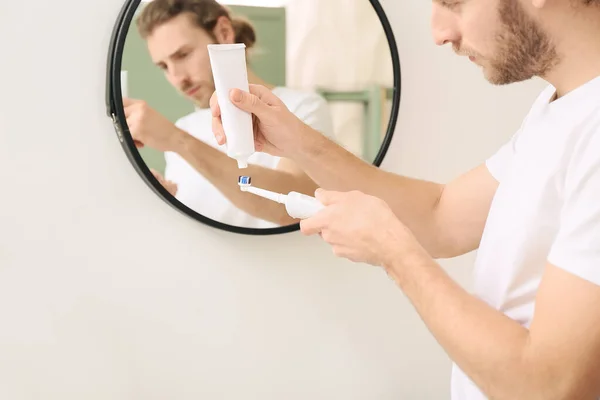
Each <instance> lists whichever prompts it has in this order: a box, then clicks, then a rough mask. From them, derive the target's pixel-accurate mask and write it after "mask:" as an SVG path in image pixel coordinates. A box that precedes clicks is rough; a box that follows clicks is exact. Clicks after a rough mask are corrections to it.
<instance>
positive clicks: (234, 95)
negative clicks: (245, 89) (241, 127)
mask: <svg viewBox="0 0 600 400" xmlns="http://www.w3.org/2000/svg"><path fill="white" fill-rule="evenodd" d="M230 94H231V100H233V101H236V102H239V101H241V100H242V92H241V91H240V90H238V89H231V93H230Z"/></svg>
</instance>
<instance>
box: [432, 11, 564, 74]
mask: <svg viewBox="0 0 600 400" xmlns="http://www.w3.org/2000/svg"><path fill="white" fill-rule="evenodd" d="M521 1H524V0H434V4H433V13H432V30H433V35H434V39H435V41H436V43H437V44H438V45H443V44H446V43H451V44H452V47H453V48H454V51H455V52H456V53H457V54H459V55H465V56H469V57H470V59H471V61H473V62H475V63H476V64H478V65H480V66H481V67H482V69H483V73H484V75H485V77H486V79H487V80H488V81H489V82H491V83H492V84H496V85H506V84H509V83H514V82H520V81H524V80H528V79H530V78H533V77H534V76H544V75H546V74H547V73H548V72H549V70H550V69H551V68H552V67H554V66H555V64H556V62H557V61H558V56H557V54H556V49H555V47H554V45H553V44H552V42H551V41H550V39H549V37H548V35H547V34H546V32H545V31H544V30H543V29H542V27H541V26H540V24H539V23H538V22H537V21H536V20H534V19H533V17H531V16H530V15H529V14H528V12H527V10H526V9H525V8H524V6H523V5H522V4H521Z"/></svg>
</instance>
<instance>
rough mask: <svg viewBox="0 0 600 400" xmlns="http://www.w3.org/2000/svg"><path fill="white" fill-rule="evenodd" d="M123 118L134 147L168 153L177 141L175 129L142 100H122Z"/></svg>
mask: <svg viewBox="0 0 600 400" xmlns="http://www.w3.org/2000/svg"><path fill="white" fill-rule="evenodd" d="M123 107H124V109H125V118H126V119H127V126H128V127H129V132H131V136H132V137H133V140H134V142H135V144H136V146H137V147H138V148H139V147H143V146H149V147H152V148H154V149H156V150H158V151H170V150H171V149H172V148H173V143H175V142H176V140H177V133H179V130H178V129H177V127H176V126H175V125H174V124H173V123H172V122H171V121H169V120H168V119H167V118H165V117H164V116H162V115H161V114H160V113H158V112H157V111H156V110H154V109H153V108H151V107H150V106H148V104H147V103H146V102H145V101H143V100H134V99H129V98H123Z"/></svg>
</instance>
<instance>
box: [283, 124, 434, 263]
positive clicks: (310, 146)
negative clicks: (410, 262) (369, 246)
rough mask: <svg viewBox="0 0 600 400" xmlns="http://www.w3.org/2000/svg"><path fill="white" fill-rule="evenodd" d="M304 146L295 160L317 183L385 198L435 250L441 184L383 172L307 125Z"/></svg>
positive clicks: (423, 243)
mask: <svg viewBox="0 0 600 400" xmlns="http://www.w3.org/2000/svg"><path fill="white" fill-rule="evenodd" d="M304 135H305V137H306V140H305V141H304V143H303V148H302V149H299V150H298V151H297V152H295V154H294V155H293V157H292V158H293V159H294V161H295V162H296V163H297V164H298V165H299V166H300V168H302V169H303V170H304V171H305V172H306V173H307V174H308V175H309V176H310V177H311V178H312V179H313V180H314V181H315V182H316V183H317V184H318V185H319V186H320V187H323V188H324V189H328V190H338V191H350V190H360V191H361V192H364V193H366V194H369V195H372V196H376V197H378V198H380V199H383V200H385V201H386V203H387V204H388V205H389V206H390V207H391V208H392V210H393V211H394V213H395V214H396V215H397V216H398V218H399V219H401V220H402V221H403V222H404V224H405V225H406V226H408V228H409V229H410V230H411V231H412V232H413V233H414V234H415V236H417V239H418V240H419V241H420V242H421V244H422V245H423V246H424V247H425V248H426V249H427V250H428V251H429V252H430V254H435V253H437V252H438V249H439V248H440V247H441V246H443V245H442V244H440V243H438V238H437V228H436V226H435V225H434V224H435V220H434V211H435V207H436V205H437V204H438V201H439V199H440V196H441V194H442V190H443V185H440V184H438V183H434V182H429V181H424V180H419V179H413V178H408V177H405V176H400V175H397V174H393V173H391V172H386V171H384V170H382V169H380V168H377V167H375V166H374V165H372V164H369V163H367V162H365V161H363V160H361V159H360V158H358V157H356V156H355V155H354V154H352V153H350V152H349V151H347V150H345V149H344V148H342V147H341V146H339V145H337V144H336V143H334V142H332V141H331V140H329V139H328V138H326V137H324V136H323V135H322V134H320V133H319V132H316V131H314V130H312V129H310V128H308V127H306V132H305V133H304Z"/></svg>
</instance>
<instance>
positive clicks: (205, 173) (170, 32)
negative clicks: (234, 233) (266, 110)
mask: <svg viewBox="0 0 600 400" xmlns="http://www.w3.org/2000/svg"><path fill="white" fill-rule="evenodd" d="M182 11H183V12H182ZM200 24H202V25H203V27H201V26H200ZM229 42H231V43H245V44H246V49H247V55H246V56H247V64H248V77H249V81H250V83H257V84H261V85H264V86H267V87H269V88H270V89H271V90H272V91H273V92H274V93H275V94H276V95H277V96H278V97H279V98H280V99H281V100H283V102H284V103H285V104H286V106H287V107H288V108H289V109H290V110H291V111H292V112H294V113H295V114H296V115H297V116H298V117H299V118H300V119H302V120H303V121H304V122H306V123H307V124H309V125H311V126H313V127H314V128H315V129H317V130H318V131H319V132H321V133H322V134H324V135H326V136H328V137H329V138H331V139H332V140H333V141H335V142H337V143H338V144H339V145H341V146H343V147H344V148H346V149H347V150H348V151H350V152H352V153H354V154H355V155H356V156H358V157H360V158H362V159H364V160H365V161H367V162H369V163H372V162H374V160H375V158H376V156H377V155H378V152H379V150H380V148H381V146H382V143H383V141H384V138H385V137H386V134H388V135H391V132H390V133H388V126H389V124H390V116H391V110H392V98H393V95H394V88H393V83H394V72H393V71H394V69H393V63H392V55H391V52H390V45H389V43H388V39H387V37H386V34H385V32H384V29H383V26H382V24H381V21H380V19H379V17H378V15H377V14H376V12H375V9H374V8H373V5H372V4H371V2H370V1H369V0H326V1H324V0H272V1H269V0H262V1H261V0H246V1H244V0H237V1H236V0H230V1H219V2H217V1H215V0H150V1H142V2H140V3H139V6H138V8H137V10H136V12H135V15H134V16H133V20H132V22H131V24H130V26H129V29H128V31H127V37H126V40H125V44H124V48H123V54H122V64H121V86H122V94H123V97H124V98H126V99H124V103H125V102H138V101H143V102H145V103H146V105H147V106H148V108H149V109H151V110H152V112H153V113H157V114H159V115H160V116H161V117H162V118H163V119H160V120H159V119H151V118H150V119H148V122H144V123H145V124H146V123H148V124H150V125H146V128H147V129H157V130H158V129H159V128H156V127H157V126H159V122H156V121H160V124H161V125H160V130H161V131H162V132H167V131H169V130H170V129H171V128H175V129H179V130H182V131H184V132H186V133H187V134H188V135H191V136H192V137H194V138H196V139H197V141H198V142H199V143H200V144H199V145H198V146H197V147H196V148H195V149H194V150H195V153H194V154H187V153H185V152H184V151H180V152H172V151H166V152H165V151H162V149H160V148H152V147H150V146H148V145H145V144H143V143H136V145H137V147H138V148H137V151H139V154H140V156H141V158H142V159H143V160H144V163H145V164H146V166H147V167H148V168H149V169H150V170H151V171H152V174H153V175H154V177H155V178H156V179H157V180H158V182H160V183H161V184H162V185H163V186H164V187H165V188H166V189H167V190H168V192H169V193H171V194H172V196H173V197H174V198H175V199H176V201H178V202H180V203H181V204H183V205H184V206H185V207H187V208H189V209H190V210H192V211H194V212H195V213H198V214H200V215H203V216H205V217H207V218H209V219H211V220H213V221H217V222H220V223H222V224H226V225H230V226H235V227H239V228H254V229H269V228H277V227H281V226H287V225H292V224H295V223H297V222H298V221H297V220H293V219H291V218H290V217H289V216H287V214H286V213H285V208H284V206H282V205H279V204H277V203H272V204H269V203H271V202H269V201H268V200H263V199H260V200H262V201H259V200H258V199H259V198H257V199H250V197H252V196H253V195H251V194H248V193H243V192H241V191H240V190H239V188H238V186H237V177H238V176H239V175H246V173H245V172H244V171H245V170H240V169H238V168H237V164H236V162H235V160H232V159H231V158H229V157H227V155H226V147H225V146H219V145H218V144H217V143H216V140H215V139H214V136H213V133H212V127H211V114H210V109H209V108H208V106H209V104H208V103H209V99H210V96H211V95H212V93H213V91H214V84H213V78H212V71H211V69H210V61H209V56H208V49H207V45H208V44H211V43H229ZM127 104H129V103H127ZM165 120H166V121H168V124H170V127H168V126H167V125H165V124H164V122H165ZM152 121H154V122H152ZM127 123H128V126H129V128H130V129H131V130H133V129H139V128H138V127H137V126H139V122H137V123H136V127H134V126H133V124H131V123H130V121H129V120H128V121H127ZM152 123H155V124H156V125H155V127H153V126H151V124H152ZM156 134H157V135H158V134H160V132H157V133H156ZM249 162H250V164H251V167H252V166H258V167H260V168H261V169H260V170H255V172H253V174H252V175H251V176H252V182H253V184H255V185H256V186H258V187H261V188H264V189H268V190H277V185H276V184H274V182H276V181H277V179H280V180H285V181H286V182H287V183H288V184H289V185H288V186H291V187H294V188H297V189H294V190H296V191H299V192H305V193H306V194H309V195H313V194H314V187H315V186H311V185H310V184H307V180H308V182H310V179H309V178H308V177H307V176H306V175H305V174H303V173H302V172H301V171H298V167H297V166H295V165H294V163H293V162H291V161H290V160H286V159H280V158H279V157H275V156H271V155H267V154H263V153H256V154H254V155H253V156H252V157H251V158H250V160H249ZM256 171H259V172H256ZM296 181H297V182H296Z"/></svg>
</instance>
